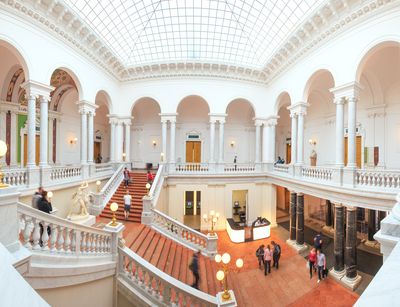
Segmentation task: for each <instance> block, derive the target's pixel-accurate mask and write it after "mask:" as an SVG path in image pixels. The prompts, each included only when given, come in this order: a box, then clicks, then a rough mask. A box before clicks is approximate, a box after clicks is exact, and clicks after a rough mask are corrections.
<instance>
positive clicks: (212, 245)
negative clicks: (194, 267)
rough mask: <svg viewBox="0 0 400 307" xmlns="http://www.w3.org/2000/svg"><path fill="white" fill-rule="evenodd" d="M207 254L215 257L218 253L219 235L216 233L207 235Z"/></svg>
mask: <svg viewBox="0 0 400 307" xmlns="http://www.w3.org/2000/svg"><path fill="white" fill-rule="evenodd" d="M207 238H208V240H207V246H206V251H205V252H206V254H207V256H209V257H214V256H215V255H216V254H217V252H218V235H217V234H216V233H213V234H211V233H208V234H207Z"/></svg>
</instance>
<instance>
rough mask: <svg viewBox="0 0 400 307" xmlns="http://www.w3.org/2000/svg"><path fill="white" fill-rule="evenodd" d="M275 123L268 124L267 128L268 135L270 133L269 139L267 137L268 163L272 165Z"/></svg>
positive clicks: (273, 160) (273, 159)
mask: <svg viewBox="0 0 400 307" xmlns="http://www.w3.org/2000/svg"><path fill="white" fill-rule="evenodd" d="M275 127H276V121H274V122H272V123H270V128H269V133H270V137H269V145H268V147H269V154H270V156H269V159H268V160H269V162H270V163H274V162H275V137H276V135H275V134H276V129H275Z"/></svg>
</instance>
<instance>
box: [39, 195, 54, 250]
mask: <svg viewBox="0 0 400 307" xmlns="http://www.w3.org/2000/svg"><path fill="white" fill-rule="evenodd" d="M38 209H39V210H40V211H43V212H46V213H47V214H50V213H51V211H53V207H52V206H51V203H50V202H49V200H48V199H47V191H43V192H42V198H41V199H40V200H39V202H38ZM39 225H40V240H39V244H40V246H43V241H42V235H43V225H42V223H40V224H39ZM47 234H48V235H49V236H50V234H51V228H50V226H47Z"/></svg>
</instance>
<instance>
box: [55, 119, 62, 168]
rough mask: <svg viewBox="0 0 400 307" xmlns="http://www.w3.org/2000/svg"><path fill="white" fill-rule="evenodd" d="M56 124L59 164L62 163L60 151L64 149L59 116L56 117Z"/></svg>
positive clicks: (57, 160)
mask: <svg viewBox="0 0 400 307" xmlns="http://www.w3.org/2000/svg"><path fill="white" fill-rule="evenodd" d="M55 125H56V164H57V165H58V164H60V163H61V161H60V156H61V155H60V151H61V150H62V149H61V143H62V142H61V129H60V128H61V119H60V118H57V119H56V122H55Z"/></svg>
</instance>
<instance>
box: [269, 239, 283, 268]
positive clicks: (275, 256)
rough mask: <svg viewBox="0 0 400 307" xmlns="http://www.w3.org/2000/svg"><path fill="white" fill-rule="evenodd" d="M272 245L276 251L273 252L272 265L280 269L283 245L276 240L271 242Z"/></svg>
mask: <svg viewBox="0 0 400 307" xmlns="http://www.w3.org/2000/svg"><path fill="white" fill-rule="evenodd" d="M271 244H272V246H273V247H274V251H273V253H272V260H273V264H272V266H273V267H275V268H276V269H279V258H281V247H280V245H279V244H277V243H275V241H272V242H271Z"/></svg>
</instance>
